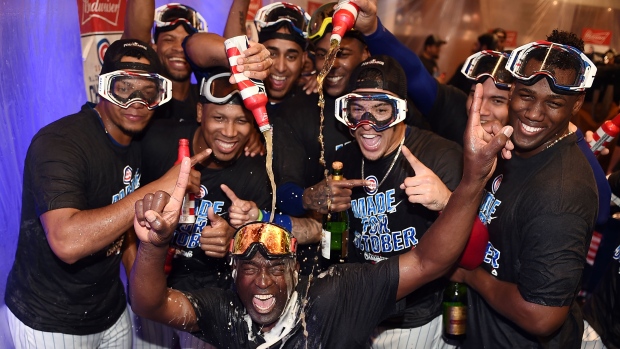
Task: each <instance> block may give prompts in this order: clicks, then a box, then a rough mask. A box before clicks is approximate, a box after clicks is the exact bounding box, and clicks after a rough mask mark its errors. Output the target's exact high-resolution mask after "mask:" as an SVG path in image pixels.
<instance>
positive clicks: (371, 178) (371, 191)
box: [364, 175, 379, 195]
mask: <svg viewBox="0 0 620 349" xmlns="http://www.w3.org/2000/svg"><path fill="white" fill-rule="evenodd" d="M366 180H367V181H369V182H371V184H370V185H368V186H365V187H364V190H365V191H366V194H368V195H375V194H376V193H377V189H378V188H377V183H379V181H378V180H377V177H375V176H372V175H371V176H368V177H366Z"/></svg>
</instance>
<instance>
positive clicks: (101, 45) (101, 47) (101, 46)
mask: <svg viewBox="0 0 620 349" xmlns="http://www.w3.org/2000/svg"><path fill="white" fill-rule="evenodd" d="M108 47H110V42H109V41H108V39H106V38H103V39H101V40H99V42H98V43H97V57H98V58H99V64H101V65H103V56H105V51H107V50H108Z"/></svg>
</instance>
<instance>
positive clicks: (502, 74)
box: [461, 50, 514, 88]
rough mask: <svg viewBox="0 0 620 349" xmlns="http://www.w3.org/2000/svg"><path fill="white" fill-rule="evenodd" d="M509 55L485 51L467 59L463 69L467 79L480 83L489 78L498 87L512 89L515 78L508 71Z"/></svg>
mask: <svg viewBox="0 0 620 349" xmlns="http://www.w3.org/2000/svg"><path fill="white" fill-rule="evenodd" d="M508 57H509V55H508V54H507V53H505V52H498V51H491V50H484V51H480V52H476V53H474V54H473V55H471V56H469V57H467V59H466V60H465V64H463V67H462V68H461V73H463V75H465V77H466V78H468V79H469V80H473V81H479V80H480V79H481V78H483V77H485V76H488V77H490V78H491V79H493V82H494V83H495V85H496V86H497V87H500V88H510V86H511V84H512V81H513V80H514V77H513V76H512V73H510V72H509V71H508V70H506V62H508Z"/></svg>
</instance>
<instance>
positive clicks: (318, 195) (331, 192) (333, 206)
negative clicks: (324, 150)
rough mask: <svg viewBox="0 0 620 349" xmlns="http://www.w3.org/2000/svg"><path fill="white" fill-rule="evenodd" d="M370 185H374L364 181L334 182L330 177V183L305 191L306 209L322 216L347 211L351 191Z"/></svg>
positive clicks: (317, 185)
mask: <svg viewBox="0 0 620 349" xmlns="http://www.w3.org/2000/svg"><path fill="white" fill-rule="evenodd" d="M328 183H329V184H328ZM370 185H373V183H372V182H370V181H366V180H363V179H343V180H340V181H334V180H332V179H331V176H330V177H329V180H328V181H326V180H322V181H321V182H319V183H317V184H316V185H313V186H311V187H310V188H306V189H305V190H304V195H303V206H304V209H306V210H314V211H317V212H319V213H322V214H327V213H328V212H342V211H345V210H347V209H349V207H351V194H352V191H351V189H352V188H355V187H361V186H370ZM328 199H329V205H328ZM328 206H329V207H328Z"/></svg>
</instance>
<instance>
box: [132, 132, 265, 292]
mask: <svg viewBox="0 0 620 349" xmlns="http://www.w3.org/2000/svg"><path fill="white" fill-rule="evenodd" d="M197 127H198V126H196V125H192V124H188V123H178V122H174V121H171V120H163V121H155V122H154V123H153V125H151V128H150V130H149V132H148V133H147V134H146V135H145V137H144V138H143V140H142V152H143V163H144V169H145V171H149V172H148V173H149V175H148V176H147V178H148V179H149V180H150V179H151V177H152V176H154V178H159V177H160V176H161V175H163V174H164V173H165V172H166V171H167V170H168V169H170V167H172V166H173V165H174V163H175V162H176V160H177V149H178V144H179V139H180V138H187V139H189V140H190V154H191V155H194V150H193V148H192V147H191V144H192V139H193V138H194V133H195V131H196V128H197ZM195 168H196V169H197V170H199V171H200V174H201V178H200V183H201V193H204V196H202V197H196V203H195V212H196V223H194V224H180V225H179V226H178V227H177V229H176V230H175V232H174V237H173V239H172V241H171V246H172V247H174V248H175V249H176V254H175V257H174V259H173V260H172V271H171V272H170V275H168V286H170V287H173V288H175V289H179V290H183V291H189V290H195V289H200V288H204V287H220V288H227V287H229V286H230V281H231V280H230V266H228V265H227V263H226V259H225V258H213V257H208V256H206V255H205V253H204V251H202V249H201V248H200V233H201V232H202V229H203V228H204V227H206V226H208V225H209V220H208V218H207V210H208V208H209V207H213V211H214V213H215V214H217V215H220V216H222V217H224V218H226V219H228V208H229V207H230V205H231V201H230V199H228V197H227V196H226V194H224V192H223V191H222V189H221V188H220V185H221V184H226V185H227V186H228V187H230V188H231V189H232V190H233V191H234V192H235V194H236V195H237V197H239V198H241V199H244V200H251V201H254V202H255V203H256V204H257V205H258V206H259V207H260V208H262V209H270V207H271V195H270V185H269V179H268V177H267V171H266V168H265V157H263V156H258V155H257V156H255V157H253V158H252V157H247V156H245V155H244V154H242V155H241V156H240V157H239V158H238V159H237V160H235V161H234V162H233V163H230V164H228V165H227V166H226V167H225V168H221V169H212V168H205V167H201V166H200V165H196V167H195Z"/></svg>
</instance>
